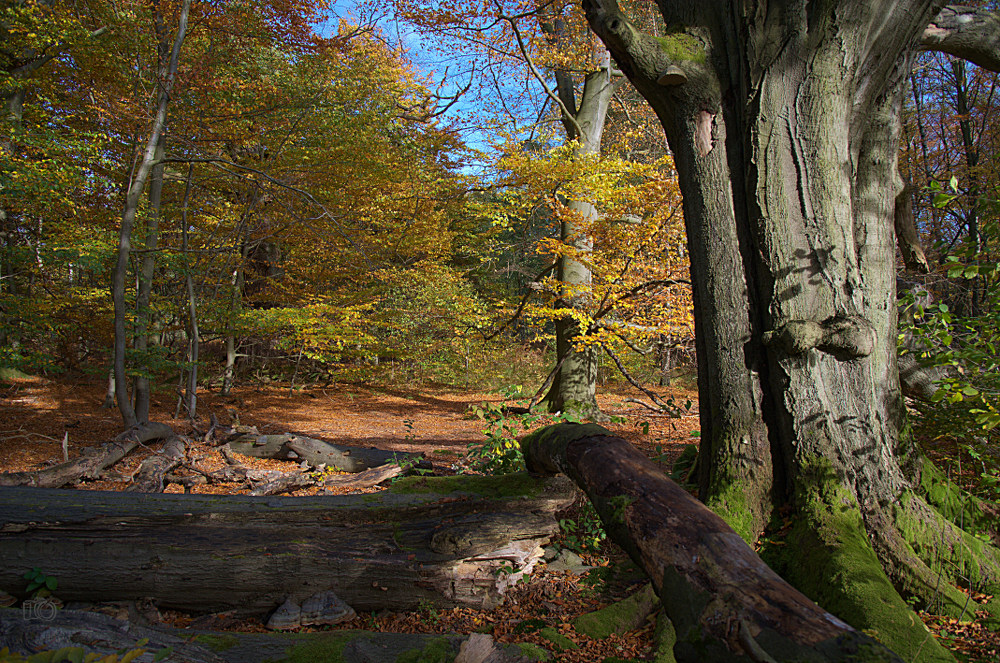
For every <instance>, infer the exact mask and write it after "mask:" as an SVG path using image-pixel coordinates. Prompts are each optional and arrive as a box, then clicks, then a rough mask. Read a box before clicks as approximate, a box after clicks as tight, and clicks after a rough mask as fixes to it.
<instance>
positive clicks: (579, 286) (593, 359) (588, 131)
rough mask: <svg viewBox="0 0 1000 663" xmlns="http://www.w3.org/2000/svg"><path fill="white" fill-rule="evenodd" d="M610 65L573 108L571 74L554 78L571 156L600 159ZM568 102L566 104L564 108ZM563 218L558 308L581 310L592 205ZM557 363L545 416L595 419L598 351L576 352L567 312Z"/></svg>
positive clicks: (590, 77) (573, 322)
mask: <svg viewBox="0 0 1000 663" xmlns="http://www.w3.org/2000/svg"><path fill="white" fill-rule="evenodd" d="M611 78H612V73H611V64H610V61H609V62H605V63H604V65H603V66H602V67H601V68H600V69H598V70H597V71H595V72H591V73H589V74H587V77H586V79H585V80H584V84H583V91H582V94H581V95H580V99H579V107H577V105H576V104H577V101H576V90H575V85H574V82H573V78H572V76H570V75H569V74H566V73H565V72H560V75H557V76H556V83H557V91H558V94H559V97H560V99H562V100H564V101H563V115H564V118H563V125H564V126H565V128H566V138H567V141H571V142H572V141H575V145H576V146H575V148H574V150H573V154H574V157H576V158H587V157H593V156H597V155H600V153H601V137H602V135H603V133H604V123H605V121H606V119H607V115H608V107H609V105H610V104H611V98H612V96H613V95H614V92H615V89H616V88H617V86H616V84H615V83H614V82H613V81H612V80H611ZM567 103H568V104H570V105H567ZM566 206H567V214H566V215H565V218H564V219H563V220H562V223H561V224H560V231H559V236H560V238H561V239H562V241H563V243H565V244H566V245H567V246H569V247H571V248H572V250H573V253H574V254H575V255H564V256H561V257H560V258H559V264H558V268H557V277H558V279H559V282H560V284H561V292H560V296H559V300H558V301H557V302H556V307H557V308H564V309H568V310H572V309H585V308H586V307H587V305H588V304H589V303H590V302H591V299H592V295H591V282H592V280H593V276H592V274H591V271H590V268H589V267H588V266H587V264H586V262H585V261H586V260H587V259H588V257H589V256H590V254H591V253H592V252H593V248H594V246H593V244H594V243H593V240H592V239H591V238H590V236H589V234H588V233H589V228H590V225H591V224H592V223H593V222H594V221H596V220H597V218H598V212H597V209H596V208H595V207H594V205H593V204H592V203H590V202H587V201H585V200H570V201H569V202H568V203H567V205H566ZM555 326H556V360H557V361H561V362H562V363H561V365H560V366H559V368H558V369H557V370H556V374H555V376H554V378H553V381H552V387H551V388H550V389H549V392H548V393H547V394H546V396H545V398H544V401H545V402H546V403H547V404H548V409H549V411H550V412H566V413H571V414H576V415H577V416H581V417H590V416H596V415H597V414H598V413H599V411H600V410H599V408H598V405H597V351H596V350H595V349H594V348H593V347H586V348H577V347H575V345H576V339H577V337H578V336H580V334H581V332H586V331H588V330H585V329H584V330H581V328H580V322H579V320H578V319H577V318H576V317H574V316H573V315H572V314H571V313H570V314H567V315H566V316H565V317H563V318H560V319H558V320H556V323H555Z"/></svg>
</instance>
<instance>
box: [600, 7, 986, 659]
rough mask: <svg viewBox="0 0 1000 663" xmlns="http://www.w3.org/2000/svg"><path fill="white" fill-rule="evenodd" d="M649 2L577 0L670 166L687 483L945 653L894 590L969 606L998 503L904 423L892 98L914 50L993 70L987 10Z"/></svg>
mask: <svg viewBox="0 0 1000 663" xmlns="http://www.w3.org/2000/svg"><path fill="white" fill-rule="evenodd" d="M658 5H659V9H660V13H661V14H662V16H663V20H664V25H665V27H666V33H665V35H666V36H661V37H657V36H653V35H651V34H648V33H645V32H643V31H642V30H640V29H639V28H637V27H636V25H635V24H634V23H632V22H630V20H629V19H628V17H627V16H626V15H625V14H624V13H623V12H622V10H621V9H620V7H619V6H618V4H617V2H616V0H584V8H585V9H586V12H587V17H588V20H589V22H590V24H591V26H592V28H593V29H594V31H595V32H596V33H597V34H598V35H599V36H600V38H601V39H602V40H603V41H604V43H605V44H606V46H607V47H608V49H609V50H610V51H611V54H612V56H613V57H614V58H615V60H616V61H617V63H618V65H619V67H620V68H621V70H622V71H623V72H624V73H625V74H626V75H627V76H628V78H629V79H630V80H631V81H632V83H633V84H634V85H635V87H636V88H637V89H638V90H639V91H640V92H641V93H642V95H643V96H644V97H645V98H646V99H647V100H648V102H649V103H650V104H651V105H652V107H653V109H654V110H655V111H656V113H657V115H658V116H659V118H660V120H661V122H662V124H663V128H664V131H665V133H666V136H667V140H668V142H669V145H670V148H671V150H672V151H673V153H674V158H675V162H676V166H677V170H678V173H679V178H680V186H681V191H682V194H683V198H684V216H685V223H686V226H687V233H688V243H689V248H690V259H691V272H692V282H693V287H694V303H695V320H696V340H697V353H698V367H699V368H698V371H699V375H698V378H699V391H700V394H699V395H700V403H701V428H702V445H701V450H700V454H699V457H698V461H697V471H696V475H697V478H698V481H699V485H700V491H701V497H702V499H703V500H704V501H705V502H706V503H707V504H708V505H709V506H711V507H712V508H713V509H714V510H715V511H716V512H717V513H719V514H721V515H723V517H724V518H725V519H726V520H727V521H728V522H729V523H730V524H731V525H732V526H733V527H734V529H735V530H736V531H737V532H739V533H740V534H741V535H742V536H743V537H744V538H745V539H748V540H751V541H753V540H754V539H755V538H756V537H758V536H759V535H760V533H761V532H762V531H764V529H765V528H766V526H767V525H768V523H769V522H773V520H776V519H777V517H778V516H779V515H788V514H792V516H793V517H792V518H790V519H788V520H786V522H791V523H793V524H791V525H790V526H789V527H788V528H786V531H785V532H783V536H784V543H785V546H784V547H783V548H782V549H783V550H785V551H787V552H786V554H784V555H774V556H772V557H771V558H770V561H771V562H772V564H773V565H775V566H776V567H777V568H778V570H779V571H780V572H782V573H783V574H785V575H786V577H788V578H789V579H790V580H791V581H792V582H793V584H796V585H797V586H798V587H799V588H800V589H802V590H803V591H805V593H806V594H808V595H810V596H811V597H812V598H814V599H815V600H817V601H818V602H819V603H820V604H821V605H823V606H824V607H826V608H827V609H828V610H831V611H832V612H834V613H836V614H838V615H840V616H841V617H843V618H844V619H846V620H847V621H849V622H851V623H852V624H853V625H854V626H856V627H858V628H864V629H871V630H873V631H874V632H875V634H876V636H877V637H878V638H880V639H882V640H883V641H884V642H886V643H887V644H889V645H890V647H892V648H893V649H895V650H896V651H897V652H898V653H900V654H902V655H903V656H904V657H905V658H906V660H948V659H950V656H949V655H948V654H947V652H945V651H944V650H943V649H941V648H940V647H939V646H938V645H936V644H935V643H934V642H933V641H932V640H930V639H929V638H928V636H927V632H926V630H925V629H924V627H923V625H922V624H921V623H920V622H919V620H917V619H916V618H915V617H914V615H913V613H912V612H911V611H910V610H909V609H908V606H907V605H906V604H905V603H904V602H903V601H902V599H901V598H900V593H902V594H903V595H905V596H906V597H907V598H916V599H917V600H918V601H919V602H921V603H922V604H924V605H929V606H933V608H934V609H935V610H937V611H943V612H946V613H950V614H954V615H955V616H963V615H964V616H965V617H966V618H968V617H971V616H972V612H973V610H974V609H979V608H980V606H978V605H976V604H975V602H970V599H969V598H968V597H967V595H966V594H963V593H962V591H960V590H959V589H957V587H959V586H960V587H961V588H963V589H966V590H973V591H974V590H985V591H989V588H990V587H991V586H992V587H997V586H998V585H1000V551H998V549H997V548H996V547H992V546H990V545H989V544H988V543H986V542H985V541H984V540H983V538H982V536H980V537H979V538H977V536H976V534H977V533H979V534H981V533H982V532H983V531H984V530H985V529H988V528H990V527H993V526H995V524H996V520H992V521H991V520H990V519H989V517H987V516H984V513H985V511H984V510H988V509H991V508H993V507H992V505H985V504H982V503H979V502H976V501H974V500H972V499H971V498H969V497H968V496H966V495H963V494H962V493H961V492H960V491H957V490H954V489H952V488H950V487H949V486H948V484H947V482H944V481H943V480H942V475H941V474H940V473H939V472H938V471H936V470H935V469H934V468H933V466H932V465H930V464H929V463H928V462H927V461H926V460H925V459H924V458H923V457H922V455H921V453H920V451H919V450H918V449H917V448H916V447H915V446H914V444H913V441H912V439H911V437H910V435H909V434H908V431H907V428H906V411H905V407H904V402H903V398H902V396H901V393H900V387H899V379H898V375H897V366H896V297H895V294H896V293H895V248H894V233H893V205H894V200H895V198H896V194H897V193H898V191H899V190H900V188H901V181H900V178H899V176H898V174H897V163H896V161H897V150H898V140H899V135H900V110H901V104H902V100H903V95H904V93H905V92H906V86H907V77H908V75H909V73H910V69H911V66H912V64H913V61H914V58H915V57H916V55H917V53H918V51H920V50H921V49H937V50H941V51H945V52H948V53H951V54H953V55H955V56H957V57H961V58H966V59H970V60H972V61H973V62H976V63H977V64H979V65H981V66H984V67H988V68H990V69H993V70H994V71H996V70H1000V53H998V50H1000V20H998V17H997V16H996V15H994V14H991V13H990V12H988V11H986V10H978V9H973V8H968V7H945V6H943V3H940V2H931V1H928V0H877V1H871V2H847V1H844V2H837V1H836V0H823V1H819V2H817V1H815V0H813V1H807V0H782V1H780V2H768V1H767V0H757V1H755V2H751V1H743V2H735V1H732V0H703V1H702V2H679V1H677V0H658ZM993 517H994V518H995V512H994V514H993ZM993 591H994V592H995V593H1000V592H998V591H996V590H993ZM996 606H997V604H996V603H994V604H992V605H991V606H988V607H990V608H991V609H992V611H993V614H994V615H998V614H1000V609H996Z"/></svg>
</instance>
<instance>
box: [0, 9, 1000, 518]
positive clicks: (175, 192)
mask: <svg viewBox="0 0 1000 663" xmlns="http://www.w3.org/2000/svg"><path fill="white" fill-rule="evenodd" d="M622 4H623V5H628V6H629V8H630V11H631V12H632V13H633V15H636V16H645V17H646V18H647V19H648V22H649V25H648V26H647V27H646V29H648V30H651V31H652V32H653V33H654V34H655V33H656V31H657V29H658V28H657V24H656V20H657V18H656V12H655V9H654V8H653V4H652V3H643V2H627V3H622ZM600 71H607V72H608V73H609V75H610V74H611V72H610V68H609V65H608V64H607V60H606V57H605V55H604V51H603V48H602V47H600V45H599V41H598V40H597V39H596V37H594V36H593V35H592V34H591V33H590V32H589V29H588V28H587V26H586V21H585V19H584V18H583V16H582V14H581V13H580V11H579V9H578V8H577V7H575V6H573V5H570V4H567V5H565V6H562V5H559V6H556V5H545V7H543V8H542V9H539V8H538V7H537V5H536V3H533V2H515V1H508V2H502V1H501V0H494V1H493V2H486V3H465V2H462V1H461V0H449V1H448V2H438V3H433V4H431V3H428V4H423V3H421V2H419V1H417V0H414V1H410V0H395V1H393V0H370V1H369V2H366V3H361V4H358V5H356V6H352V7H350V8H345V7H343V6H336V7H333V6H329V5H327V4H325V3H323V2H318V1H306V0H268V1H265V2H240V1H234V2H219V3H204V2H195V3H192V2H189V1H188V2H182V1H181V0H153V1H152V2H134V1H131V0H125V1H121V0H119V1H111V0H74V1H70V0H66V1H60V0H16V1H15V2H9V3H5V5H4V7H3V9H2V10H0V97H2V99H3V115H2V117H0V367H3V370H4V371H5V372H6V373H5V375H7V376H14V375H17V373H18V372H23V373H28V374H34V375H45V376H48V377H51V378H55V379H57V380H67V381H73V380H77V379H79V378H80V376H89V377H90V378H94V377H95V376H96V377H99V378H100V379H102V380H103V379H107V380H108V385H109V387H108V395H107V398H106V401H105V406H106V407H113V406H115V404H116V401H117V406H118V407H119V410H120V412H121V414H122V418H123V423H125V424H126V425H130V424H131V423H134V421H135V420H139V421H141V420H143V419H145V418H148V416H149V408H150V403H151V402H154V401H159V402H160V403H161V407H169V408H170V409H171V410H172V411H173V414H174V416H175V417H186V418H189V419H192V420H197V418H198V417H199V416H201V417H203V418H204V416H205V413H204V411H203V410H201V409H200V408H199V406H198V401H197V395H198V390H199V389H201V390H202V391H203V393H204V390H212V391H217V392H220V393H221V394H223V395H225V394H229V393H230V392H231V391H232V390H233V389H234V388H236V387H237V386H240V385H262V384H267V383H281V384H282V385H285V386H290V387H291V388H292V389H294V388H295V386H296V385H299V386H301V385H323V386H327V385H334V386H335V385H338V384H341V385H342V384H345V383H352V384H359V383H363V384H380V385H406V386H409V387H435V388H449V389H476V390H506V393H507V394H508V395H510V394H514V393H517V394H522V393H523V394H524V395H525V397H530V396H531V395H532V394H534V399H533V400H538V398H540V396H541V395H542V393H543V392H544V391H545V390H546V388H547V386H548V384H549V381H550V380H549V378H551V377H552V375H553V371H554V367H557V365H558V364H559V361H560V356H559V352H557V343H556V338H555V337H556V334H557V329H556V325H557V323H558V322H560V321H563V324H565V321H567V320H569V321H572V322H571V326H572V327H573V333H572V334H571V338H572V346H573V348H574V350H575V351H586V350H588V349H590V350H592V351H593V352H594V353H595V357H599V359H598V362H599V366H598V369H597V374H596V376H595V379H596V381H597V382H598V383H599V384H600V385H602V386H603V385H606V384H608V383H615V382H621V383H624V382H626V381H628V382H633V383H638V384H640V385H645V386H652V385H666V384H669V382H670V380H671V379H676V378H678V376H681V375H684V374H690V372H691V368H692V362H693V359H694V352H693V347H692V343H693V321H692V319H691V313H690V310H691V305H690V290H689V287H688V283H687V262H686V257H685V254H686V247H685V236H684V226H683V218H682V214H681V210H680V199H679V193H678V190H677V184H676V178H675V172H674V170H673V168H672V164H671V160H670V156H669V154H668V151H667V149H666V146H665V144H664V140H663V135H662V131H661V129H660V127H659V126H658V124H657V122H656V120H655V118H654V117H653V116H652V113H651V112H650V111H649V109H648V107H647V106H646V104H645V103H644V102H643V101H642V99H641V98H640V97H639V96H638V94H637V93H635V92H634V91H633V90H632V89H631V88H630V87H629V86H628V84H616V85H615V89H614V92H615V96H614V98H613V99H609V101H608V106H607V109H606V121H604V122H603V125H602V127H603V136H602V135H601V134H600V132H598V139H597V148H598V149H596V150H593V149H592V150H590V151H589V152H588V151H586V150H581V149H580V146H581V145H582V144H583V143H584V142H585V141H584V140H583V139H584V137H585V135H586V133H587V132H586V131H584V128H583V127H581V125H580V124H579V123H577V121H576V120H571V119H568V118H570V117H577V116H578V115H579V114H578V113H577V112H576V111H578V110H580V109H578V108H577V99H576V97H575V95H574V93H573V92H570V93H567V92H566V90H567V89H569V90H573V89H574V86H575V87H576V88H578V89H579V91H580V94H581V97H580V98H581V99H582V94H583V92H582V87H580V86H582V85H583V82H584V80H585V79H586V78H587V77H588V76H590V75H591V74H594V73H596V72H600ZM567 81H568V82H567ZM910 83H911V95H910V99H909V100H908V101H907V107H906V117H905V120H906V125H905V133H904V142H903V145H902V148H901V149H902V151H901V155H900V162H901V174H902V175H903V176H904V178H905V179H906V180H907V189H906V191H905V193H904V196H905V201H906V202H907V203H908V204H909V205H911V206H912V211H913V218H914V219H915V226H914V227H915V230H916V231H917V237H916V238H915V239H917V240H918V242H914V243H912V244H916V243H919V244H920V245H921V246H922V247H923V252H924V256H923V261H922V262H921V260H920V257H919V256H918V257H915V258H914V257H912V256H901V259H900V261H899V278H898V280H897V284H898V291H899V295H900V310H901V328H900V332H901V333H900V351H901V353H902V354H904V355H905V354H911V355H916V357H917V358H918V360H919V361H920V362H922V363H925V364H932V365H935V366H938V367H941V368H942V369H943V372H942V373H941V375H943V376H944V378H943V380H942V382H941V383H940V384H939V385H937V386H938V387H939V389H937V391H936V393H935V394H934V396H933V398H932V399H931V402H918V401H912V402H911V403H910V404H911V406H912V407H913V408H914V412H913V414H914V415H915V416H914V419H913V422H914V425H915V428H916V430H917V432H918V434H919V436H920V438H921V439H922V440H923V441H924V443H925V444H926V445H927V447H928V448H929V450H930V451H931V453H932V454H933V455H935V457H936V458H937V459H938V460H939V461H942V460H943V461H950V462H951V463H952V467H953V468H954V472H955V476H956V477H959V478H960V481H961V482H962V483H963V484H964V485H966V486H967V487H969V488H971V489H973V491H974V492H977V493H979V494H981V495H982V496H984V497H987V498H990V499H994V500H996V499H997V498H998V497H1000V479H998V476H1000V442H998V435H997V432H996V431H997V428H998V426H1000V373H998V371H997V368H998V366H997V361H998V360H997V356H998V355H997V351H996V343H997V341H998V340H1000V307H998V304H1000V302H998V297H1000V289H998V287H997V281H998V276H1000V275H998V271H1000V262H998V261H1000V258H998V254H997V248H998V245H997V243H998V240H1000V227H998V212H1000V203H998V200H1000V193H998V187H1000V163H998V157H997V155H998V154H1000V152H998V149H997V148H998V145H997V143H998V141H1000V135H998V127H997V123H996V122H995V121H994V118H995V115H994V113H996V112H997V110H998V108H1000V99H998V96H1000V95H998V90H997V83H998V78H997V75H996V74H994V73H991V72H988V71H985V70H982V69H980V68H978V67H976V66H975V65H972V64H969V63H966V62H964V61H962V60H958V59H954V58H950V57H948V56H945V55H941V54H932V53H928V54H925V55H924V56H922V59H921V61H920V64H919V66H918V68H917V69H916V70H915V71H914V73H913V75H912V77H911V81H910ZM567 86H568V87H567ZM574 125H575V127H574ZM581 204H586V205H590V206H592V208H593V209H595V210H597V213H596V214H594V215H593V216H588V215H587V214H583V213H581V211H580V209H581V208H580V205H581ZM567 228H569V231H567ZM580 238H586V241H582V242H581V241H580ZM566 260H569V261H572V262H576V263H580V264H583V265H585V266H586V268H587V270H588V271H589V273H590V274H591V276H590V280H589V281H586V280H585V281H579V280H577V281H572V280H569V279H565V278H563V279H561V278H560V277H559V276H560V274H561V273H562V272H561V270H560V269H559V263H560V261H566ZM116 300H117V301H116ZM116 353H117V354H116ZM116 362H117V368H118V370H117V371H116V370H115V365H116ZM626 376H627V377H626ZM116 382H117V384H116ZM515 386H523V389H514V387H515ZM536 390H537V393H535V392H536ZM646 395H647V396H649V395H650V394H648V393H647V394H646ZM116 396H117V398H116ZM165 402H169V406H165V405H163V403H165ZM660 405H662V403H661V404H660ZM660 405H656V404H654V405H653V407H659V406H660Z"/></svg>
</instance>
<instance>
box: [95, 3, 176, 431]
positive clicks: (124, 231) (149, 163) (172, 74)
mask: <svg viewBox="0 0 1000 663" xmlns="http://www.w3.org/2000/svg"><path fill="white" fill-rule="evenodd" d="M190 9H191V0H184V2H183V4H182V5H181V8H180V12H179V15H178V22H177V34H176V36H175V38H174V45H173V50H172V51H171V53H170V60H169V62H167V63H166V67H165V69H164V70H163V71H162V74H163V76H162V80H161V81H160V82H159V83H160V92H159V97H158V100H157V104H156V111H155V114H154V117H153V122H152V125H151V126H150V129H149V138H148V139H147V141H146V148H145V150H144V151H143V155H142V160H141V161H140V163H139V167H138V169H137V170H136V173H135V177H133V178H132V181H131V183H130V184H129V188H128V193H127V194H126V196H125V210H124V212H123V213H122V222H121V227H120V229H119V233H118V259H117V261H116V263H115V269H114V273H113V275H112V280H111V299H112V301H113V303H114V308H115V315H114V337H115V348H114V373H115V398H116V400H117V401H118V411H119V412H120V413H121V415H122V421H123V422H124V424H125V426H126V427H132V426H135V425H136V423H138V422H139V419H138V418H137V417H136V412H135V409H134V408H133V407H132V401H131V399H130V398H129V393H128V375H127V373H126V371H125V348H126V345H127V343H128V340H127V339H128V336H127V333H126V331H127V330H126V325H125V319H126V317H127V314H128V309H127V306H126V303H125V281H126V277H127V275H128V263H129V256H130V254H131V252H132V227H133V226H134V225H135V217H136V213H137V212H138V210H139V199H140V197H141V196H142V192H143V189H145V187H146V180H148V179H149V174H150V171H151V170H152V169H153V166H154V164H155V161H156V158H155V155H156V148H157V145H159V142H160V134H162V133H163V130H164V127H165V126H166V121H167V107H168V106H169V104H170V92H171V90H173V86H174V80H175V79H176V76H177V64H178V61H179V59H180V53H181V45H182V44H183V43H184V36H185V34H186V33H187V21H188V14H189V12H190Z"/></svg>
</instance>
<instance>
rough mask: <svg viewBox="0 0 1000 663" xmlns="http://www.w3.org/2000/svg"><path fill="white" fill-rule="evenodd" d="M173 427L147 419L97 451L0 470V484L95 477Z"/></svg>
mask: <svg viewBox="0 0 1000 663" xmlns="http://www.w3.org/2000/svg"><path fill="white" fill-rule="evenodd" d="M173 434H174V431H173V430H172V429H171V428H170V426H168V425H166V424H161V423H156V422H150V423H146V424H140V425H138V426H135V427H133V428H131V429H129V430H127V431H125V432H124V433H122V434H121V435H119V436H118V437H117V438H115V440H114V441H113V442H108V443H107V444H105V445H104V446H102V447H101V448H100V449H99V450H98V451H97V453H95V454H93V455H88V456H82V457H80V458H75V459H73V460H71V461H69V462H66V463H60V464H59V465H54V466H52V467H49V468H46V469H44V470H38V471H35V472H9V473H6V474H0V486H34V487H38V488H60V487H62V486H65V485H67V484H69V483H72V482H74V481H78V480H79V479H82V478H88V479H96V478H97V476H98V474H100V472H101V470H103V469H105V468H107V467H110V466H112V465H114V464H115V463H117V462H118V461H119V460H121V459H122V458H124V457H125V456H126V455H127V454H128V453H129V452H130V451H132V450H133V449H135V448H136V447H137V446H138V445H140V444H145V443H146V442H152V441H153V440H160V439H163V438H167V437H170V436H172V435H173Z"/></svg>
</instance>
